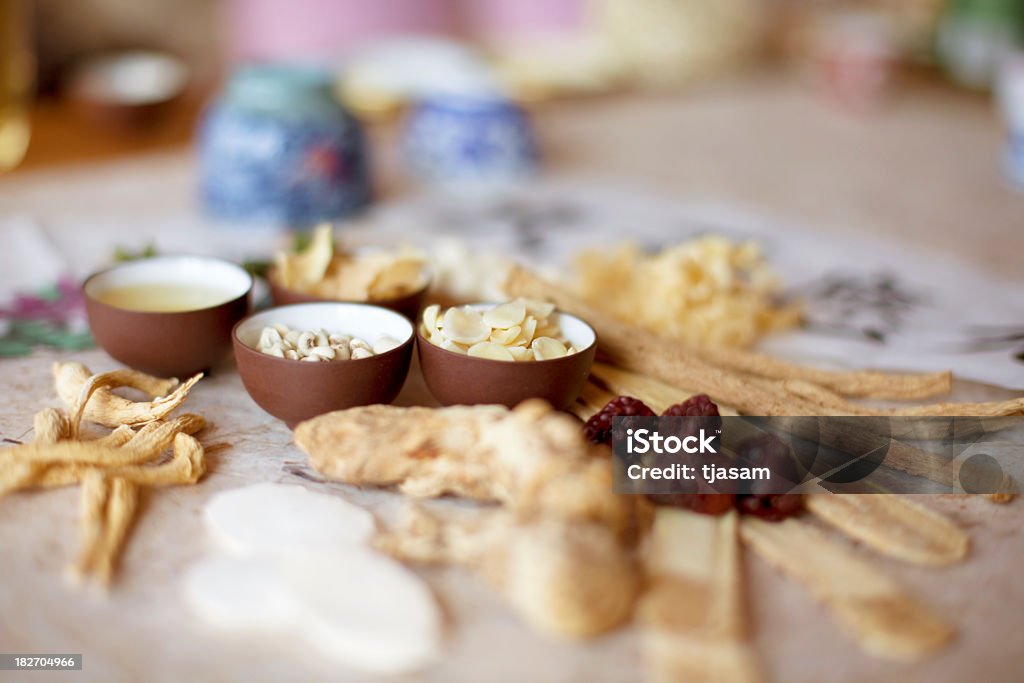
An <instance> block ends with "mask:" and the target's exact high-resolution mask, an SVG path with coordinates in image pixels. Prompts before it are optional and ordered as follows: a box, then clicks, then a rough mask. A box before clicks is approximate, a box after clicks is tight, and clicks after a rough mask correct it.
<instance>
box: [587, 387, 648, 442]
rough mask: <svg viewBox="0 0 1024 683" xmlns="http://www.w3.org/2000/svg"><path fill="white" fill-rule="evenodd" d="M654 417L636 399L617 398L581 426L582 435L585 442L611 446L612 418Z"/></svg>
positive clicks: (643, 404) (629, 397)
mask: <svg viewBox="0 0 1024 683" xmlns="http://www.w3.org/2000/svg"><path fill="white" fill-rule="evenodd" d="M634 416H636V417H655V414H654V411H653V410H651V409H650V408H648V407H647V405H646V404H645V403H644V402H643V401H641V400H640V399H638V398H633V397H632V396H619V397H618V398H613V399H612V400H611V401H608V404H607V405H605V407H604V408H601V410H599V411H597V412H596V413H595V414H594V415H592V416H591V418H590V419H589V420H587V423H586V424H585V425H583V435H584V436H586V437H587V441H590V442H591V443H597V444H601V443H603V444H606V445H608V446H611V445H612V418H613V417H634Z"/></svg>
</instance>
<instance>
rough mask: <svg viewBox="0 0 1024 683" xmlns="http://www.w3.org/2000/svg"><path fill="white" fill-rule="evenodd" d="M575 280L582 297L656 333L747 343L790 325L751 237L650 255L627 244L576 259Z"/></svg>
mask: <svg viewBox="0 0 1024 683" xmlns="http://www.w3.org/2000/svg"><path fill="white" fill-rule="evenodd" d="M575 265H576V268H575V281H574V282H573V286H574V288H575V289H576V291H577V292H578V293H579V294H580V295H581V296H582V297H583V298H584V299H586V301H587V302H588V303H589V304H590V305H592V306H594V307H595V308H599V309H601V310H604V311H606V312H608V313H610V314H612V315H615V316H616V317H618V318H620V319H622V320H624V321H627V322H630V323H633V324H636V325H639V326H641V327H644V328H646V329H648V330H650V331H652V332H654V333H656V334H659V335H662V336H665V337H670V338H673V339H680V340H682V341H684V342H687V343H690V344H698V345H700V344H705V345H707V344H711V345H723V346H731V347H747V346H750V345H751V344H753V343H754V342H756V341H757V340H758V339H759V338H760V337H761V336H762V335H764V334H765V333H768V332H772V331H776V330H782V329H786V328H790V327H793V326H795V325H796V324H797V323H799V321H800V311H799V308H798V307H797V306H795V305H780V304H779V303H778V302H777V300H778V298H779V296H778V295H779V286H778V279H777V277H776V275H775V273H774V271H773V270H772V268H771V267H770V266H769V264H768V263H767V262H766V261H765V260H764V258H763V257H762V255H761V252H760V249H759V248H758V246H757V245H756V244H755V243H753V242H744V243H734V242H732V241H730V240H728V239H726V238H725V237H720V236H714V235H712V236H708V237H701V238H699V239H695V240H692V241H689V242H683V243H681V244H677V245H675V246H672V247H669V248H667V249H664V250H663V251H661V252H660V253H658V254H654V255H648V254H644V253H643V252H641V251H640V249H639V248H638V247H637V246H636V245H633V244H624V245H623V246H621V247H620V248H619V249H617V250H615V251H611V252H609V251H603V250H596V249H595V250H588V251H584V252H581V253H580V254H579V255H578V256H577V257H576V264H575Z"/></svg>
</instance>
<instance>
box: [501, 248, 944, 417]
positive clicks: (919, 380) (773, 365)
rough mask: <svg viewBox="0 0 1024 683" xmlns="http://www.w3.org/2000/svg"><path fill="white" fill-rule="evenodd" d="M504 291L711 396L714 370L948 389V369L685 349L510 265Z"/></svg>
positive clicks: (877, 391) (857, 393)
mask: <svg viewBox="0 0 1024 683" xmlns="http://www.w3.org/2000/svg"><path fill="white" fill-rule="evenodd" d="M505 291H506V294H508V295H509V296H521V297H525V298H532V299H539V300H548V301H551V302H553V303H554V304H555V305H556V306H558V307H559V308H560V309H562V310H564V311H567V312H569V313H572V314H574V315H577V316H580V317H582V318H584V319H585V320H587V322H589V323H590V324H591V325H592V326H593V327H594V328H595V329H596V330H597V335H598V338H599V340H600V343H601V346H602V348H603V349H605V350H606V351H607V352H609V353H610V355H612V356H613V357H615V358H616V359H617V360H619V361H620V364H622V361H627V360H629V356H634V357H635V358H636V361H635V365H633V366H624V367H629V368H630V369H635V370H639V371H641V372H643V371H645V369H646V370H651V369H653V368H654V367H657V366H662V367H664V366H665V365H666V363H665V362H664V361H665V360H670V361H671V365H673V366H675V370H676V372H674V373H673V374H674V375H676V376H675V377H673V376H672V375H659V374H657V373H654V372H649V373H648V374H653V375H655V376H661V377H664V378H665V379H668V380H670V381H671V382H672V383H673V384H675V383H678V382H680V381H681V382H682V385H683V386H685V385H686V383H687V379H691V378H692V381H693V383H692V384H691V386H699V387H701V388H702V389H704V390H705V391H708V392H709V393H712V394H714V392H713V391H712V390H711V387H710V386H708V385H707V383H706V382H704V381H700V380H701V379H702V377H700V376H702V375H705V374H707V373H709V372H712V371H715V370H717V371H719V372H728V373H730V374H740V375H753V376H756V377H762V378H765V379H768V380H803V381H806V382H810V383H813V384H817V385H819V386H821V387H824V388H825V389H828V390H831V391H834V392H836V393H838V394H842V395H844V396H850V397H861V398H868V397H870V398H885V399H912V398H926V397H928V396H934V395H937V394H941V393H948V392H949V390H950V388H951V382H952V378H951V375H950V373H948V372H942V373H927V374H889V373H880V372H870V371H856V372H836V371H831V370H822V369H817V368H808V367H803V366H799V365H793V364H790V363H787V362H785V361H781V360H779V359H776V358H771V357H770V356H765V355H763V354H758V353H752V352H749V351H742V350H738V349H726V348H717V347H716V348H709V347H700V348H691V347H684V346H683V345H682V344H681V343H680V342H678V341H674V340H668V339H657V338H652V337H651V335H650V334H649V333H648V332H646V331H643V330H641V329H640V328H638V327H636V326H633V325H629V324H627V323H624V322H622V321H620V320H618V319H617V318H615V317H614V316H610V315H608V314H607V313H604V312H602V311H598V310H597V309H595V308H594V307H592V306H590V305H588V304H587V303H585V302H584V301H583V300H582V299H581V298H580V297H578V296H576V295H575V294H573V293H572V292H570V291H568V290H567V289H566V288H565V287H562V286H560V285H556V284H554V283H551V282H548V281H546V280H544V279H542V278H540V277H539V276H537V275H536V274H535V273H533V272H531V271H529V270H527V269H525V268H522V267H516V268H512V269H511V271H510V272H509V276H508V279H507V280H506V282H505ZM641 339H650V343H649V344H648V346H649V348H648V349H639V348H637V342H638V340H641ZM652 352H653V353H654V354H656V355H657V356H659V358H653V359H651V360H650V361H648V360H646V359H645V356H649V354H650V353H652ZM679 375H682V376H679ZM722 398H723V400H725V402H726V403H733V404H735V405H736V407H737V408H741V406H740V405H738V404H736V403H735V402H734V401H731V400H729V399H727V398H725V397H722Z"/></svg>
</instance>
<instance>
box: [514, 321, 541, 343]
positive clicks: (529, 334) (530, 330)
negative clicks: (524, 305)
mask: <svg viewBox="0 0 1024 683" xmlns="http://www.w3.org/2000/svg"><path fill="white" fill-rule="evenodd" d="M536 334H537V319H536V318H533V317H530V316H527V318H526V320H524V321H523V330H522V332H520V333H519V337H518V338H517V339H516V340H515V342H514V343H515V344H517V345H521V346H529V345H530V342H532V341H533V338H534V336H535V335H536Z"/></svg>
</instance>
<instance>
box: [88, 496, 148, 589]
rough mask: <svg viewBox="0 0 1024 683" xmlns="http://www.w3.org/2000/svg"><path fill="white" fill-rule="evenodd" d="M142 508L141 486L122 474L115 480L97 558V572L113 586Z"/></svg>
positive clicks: (101, 579)
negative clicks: (130, 531) (125, 544)
mask: <svg viewBox="0 0 1024 683" xmlns="http://www.w3.org/2000/svg"><path fill="white" fill-rule="evenodd" d="M138 507H139V488H138V486H136V485H135V484H133V483H131V482H129V481H127V480H125V479H122V478H120V477H115V478H114V479H112V480H111V482H110V498H109V500H108V501H107V519H106V523H105V525H104V528H103V536H102V538H101V539H100V541H99V544H98V546H97V550H96V554H95V555H94V559H93V571H94V572H95V574H96V578H98V579H99V580H100V582H101V583H102V584H104V585H109V584H110V580H111V578H113V575H114V569H115V568H116V565H117V558H118V556H119V555H120V553H121V548H122V547H123V546H124V542H125V539H126V538H127V537H128V531H129V530H130V529H131V526H132V522H133V521H134V519H135V513H136V511H137V510H138Z"/></svg>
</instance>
